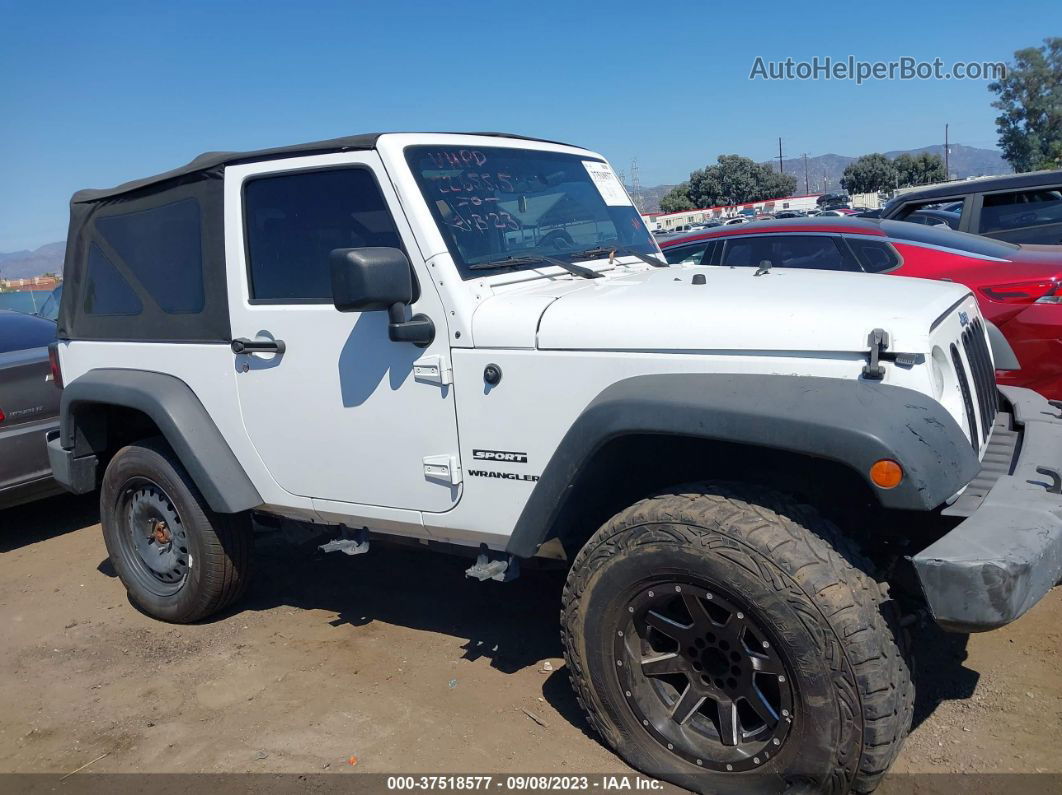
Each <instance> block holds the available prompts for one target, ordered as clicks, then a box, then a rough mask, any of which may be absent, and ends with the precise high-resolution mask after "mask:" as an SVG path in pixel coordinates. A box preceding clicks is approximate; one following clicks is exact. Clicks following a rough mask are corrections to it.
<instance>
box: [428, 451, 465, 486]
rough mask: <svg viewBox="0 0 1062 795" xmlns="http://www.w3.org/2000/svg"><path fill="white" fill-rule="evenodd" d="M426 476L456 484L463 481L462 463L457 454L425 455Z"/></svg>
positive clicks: (429, 478)
mask: <svg viewBox="0 0 1062 795" xmlns="http://www.w3.org/2000/svg"><path fill="white" fill-rule="evenodd" d="M424 477H426V478H427V479H428V480H436V481H439V482H440V483H449V484H451V485H453V486H456V485H457V484H458V483H460V482H461V464H460V463H458V461H457V456H455V455H429V456H425V457H424Z"/></svg>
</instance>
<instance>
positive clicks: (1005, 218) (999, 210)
mask: <svg viewBox="0 0 1062 795" xmlns="http://www.w3.org/2000/svg"><path fill="white" fill-rule="evenodd" d="M1057 223H1062V186H1056V187H1046V188H1035V189H1031V190H1019V191H1008V192H1007V193H986V194H985V195H984V197H983V199H982V204H981V219H980V223H979V231H981V232H1002V231H1005V230H1008V229H1022V228H1024V227H1028V226H1042V225H1043V224H1057Z"/></svg>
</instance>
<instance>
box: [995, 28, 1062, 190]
mask: <svg viewBox="0 0 1062 795" xmlns="http://www.w3.org/2000/svg"><path fill="white" fill-rule="evenodd" d="M988 90H989V91H991V92H993V93H994V94H997V95H998V99H996V100H995V102H993V103H992V107H993V108H996V109H998V110H1000V111H1002V113H1001V114H1000V115H999V116H997V117H996V130H997V131H998V132H999V147H1000V148H1001V149H1002V150H1003V157H1004V158H1006V160H1007V162H1008V163H1010V164H1011V166H1013V167H1014V170H1015V171H1019V172H1020V171H1036V170H1037V169H1046V168H1059V167H1060V166H1062V37H1054V38H1048V39H1044V46H1042V47H1039V48H1037V47H1026V48H1025V49H1023V50H1018V51H1017V52H1015V53H1014V63H1013V64H1008V65H1007V73H1006V75H1005V76H1004V77H1001V78H1000V79H999V80H997V81H996V82H994V83H989V84H988Z"/></svg>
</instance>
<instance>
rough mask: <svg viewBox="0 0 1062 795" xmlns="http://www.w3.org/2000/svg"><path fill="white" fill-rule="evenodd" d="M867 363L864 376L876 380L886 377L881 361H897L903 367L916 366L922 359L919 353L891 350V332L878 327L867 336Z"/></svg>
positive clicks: (864, 367)
mask: <svg viewBox="0 0 1062 795" xmlns="http://www.w3.org/2000/svg"><path fill="white" fill-rule="evenodd" d="M867 345H868V346H869V347H870V350H869V351H867V363H866V364H865V365H863V376H864V377H865V378H869V379H871V380H874V381H880V380H881V379H883V378H884V377H885V368H884V367H883V366H882V365H881V362H895V363H896V364H898V365H900V366H901V367H914V366H915V365H916V364H918V362H919V361H920V360H921V358H922V355H921V354H919V353H898V352H895V351H890V350H889V332H887V331H885V329H880V328H876V329H874V330H873V331H872V332H870V334H869V335H868V336H867Z"/></svg>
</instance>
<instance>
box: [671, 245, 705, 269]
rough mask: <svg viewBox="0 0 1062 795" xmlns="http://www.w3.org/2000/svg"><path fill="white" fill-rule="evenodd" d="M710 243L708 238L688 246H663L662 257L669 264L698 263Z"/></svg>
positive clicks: (702, 258)
mask: <svg viewBox="0 0 1062 795" xmlns="http://www.w3.org/2000/svg"><path fill="white" fill-rule="evenodd" d="M711 243H712V241H710V240H701V241H699V242H697V243H694V244H692V245H689V246H672V247H670V248H665V249H664V259H666V260H667V262H668V264H669V265H700V264H702V263H703V261H704V252H705V251H707V249H708V247H709V246H710V245H711Z"/></svg>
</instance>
